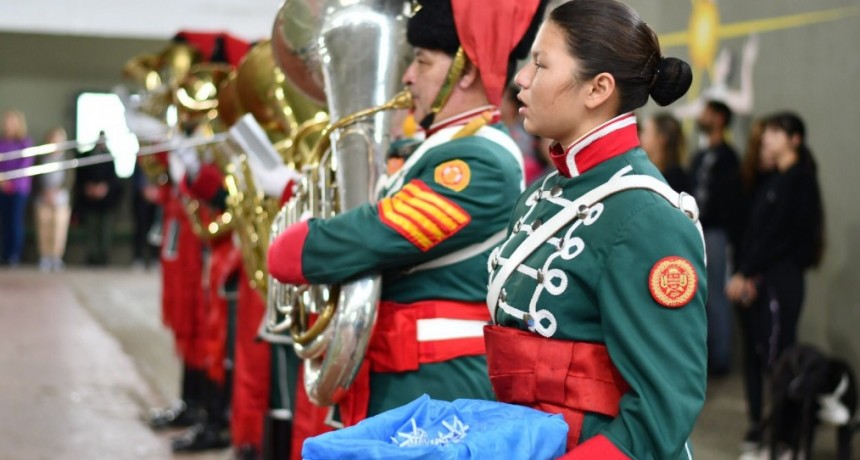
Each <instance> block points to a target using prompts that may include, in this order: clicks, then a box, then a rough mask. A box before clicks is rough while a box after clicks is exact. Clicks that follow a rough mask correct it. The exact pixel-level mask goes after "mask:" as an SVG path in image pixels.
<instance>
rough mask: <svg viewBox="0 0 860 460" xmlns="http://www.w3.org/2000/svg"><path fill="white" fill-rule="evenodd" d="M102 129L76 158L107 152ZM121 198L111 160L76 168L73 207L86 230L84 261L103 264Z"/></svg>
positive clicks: (105, 153)
mask: <svg viewBox="0 0 860 460" xmlns="http://www.w3.org/2000/svg"><path fill="white" fill-rule="evenodd" d="M109 154H110V151H109V150H108V148H107V145H106V144H105V137H104V131H102V132H100V133H99V139H98V141H97V143H96V145H95V147H93V148H92V150H90V151H88V152H84V153H82V154H81V156H80V158H90V157H93V156H95V155H109ZM121 197H122V183H121V182H120V181H119V177H118V176H117V174H116V170H115V167H114V162H113V160H112V159H111V160H110V161H107V162H102V163H96V164H93V165H89V166H84V167H81V168H79V169H78V174H77V178H76V180H75V209H76V210H77V211H78V212H80V214H81V218H82V219H83V221H84V223H85V225H86V229H87V260H86V262H87V264H88V265H107V264H108V258H109V255H110V248H111V243H112V240H113V226H114V218H113V217H114V210H115V209H116V207H117V205H119V203H120V199H121Z"/></svg>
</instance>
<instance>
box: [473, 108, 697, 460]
mask: <svg viewBox="0 0 860 460" xmlns="http://www.w3.org/2000/svg"><path fill="white" fill-rule="evenodd" d="M631 119H632V120H633V122H632V123H631V121H630V120H631ZM625 120H626V121H625ZM619 121H621V122H622V123H619ZM619 125H620V126H619ZM607 127H608V129H604V131H610V132H609V133H604V134H605V136H604V137H596V136H591V137H590V138H589V137H586V138H584V139H583V140H582V141H579V142H578V143H577V144H575V145H574V146H573V147H572V148H571V149H570V150H568V151H567V152H562V151H555V152H554V155H553V161H554V162H555V163H556V164H557V165H558V166H559V169H560V173H559V172H556V173H553V174H550V175H549V176H548V177H547V178H546V179H545V180H543V181H538V182H536V183H535V184H533V185H532V186H531V187H530V188H529V189H528V190H526V192H525V193H524V194H523V195H522V197H521V198H520V200H519V202H518V203H517V205H516V209H515V211H514V214H513V218H512V220H511V222H510V224H509V234H508V238H507V240H506V241H505V243H504V244H503V245H501V246H500V247H498V248H497V249H496V250H495V251H494V252H493V254H492V256H491V260H490V264H489V266H488V267H489V271H490V276H491V280H492V279H493V277H494V276H495V275H496V274H497V273H498V272H499V270H500V268H501V267H502V266H503V265H504V263H505V261H506V260H507V258H508V257H510V255H511V254H512V253H513V252H514V250H516V248H517V247H518V246H520V244H521V243H522V242H523V241H524V240H525V239H526V237H527V236H528V235H529V234H530V233H531V232H532V231H534V230H536V229H537V228H538V227H539V226H540V225H541V223H543V222H547V221H548V220H549V219H550V218H552V217H553V216H554V215H555V214H556V213H558V212H559V211H561V210H562V209H564V208H565V207H566V206H570V204H571V203H572V202H573V201H574V200H575V199H577V198H579V197H580V196H582V195H583V194H585V193H586V192H588V191H590V190H592V189H594V188H595V187H597V186H599V185H601V184H603V183H605V182H607V181H609V180H610V179H611V178H613V176H617V175H627V174H641V175H647V176H653V177H656V178H659V179H660V180H663V178H662V176H661V175H660V173H659V172H658V170H657V169H656V168H655V167H654V165H653V164H652V163H651V162H650V161H649V160H648V158H647V156H646V154H645V152H644V151H643V150H641V149H640V148H638V138H637V137H636V131H635V130H636V125H635V118H632V115H628V116H627V117H620V119H615V120H614V121H613V122H610V123H608V124H607V125H605V126H604V128H607ZM583 144H585V145H583ZM566 176H568V177H566ZM570 176H572V177H570ZM581 217H584V218H579V219H575V220H574V221H572V222H570V223H569V224H567V225H566V226H565V227H563V228H562V229H561V230H560V231H559V232H557V233H556V234H555V235H554V236H553V237H552V238H550V239H549V240H548V241H546V242H545V243H543V244H541V246H540V247H539V248H538V249H537V250H536V251H535V252H533V253H532V254H531V255H530V256H529V257H528V258H527V259H525V261H524V262H523V263H522V264H521V265H520V266H518V267H517V269H516V270H515V271H514V272H513V273H512V275H511V276H510V277H509V278H508V279H507V281H506V282H505V283H504V285H503V290H502V294H501V295H500V300H499V302H498V304H497V307H496V308H495V309H494V310H495V311H494V319H495V321H496V322H497V323H498V324H499V325H502V326H507V327H512V328H517V329H521V330H526V331H531V332H533V333H535V334H539V335H540V336H543V337H548V338H553V339H560V340H569V341H584V342H592V343H601V344H605V346H606V348H607V350H608V352H609V356H610V358H611V361H612V364H613V365H614V366H615V367H616V368H617V370H618V371H619V372H620V374H621V376H622V377H623V378H624V380H625V381H626V382H627V384H629V386H630V390H629V391H628V392H627V393H626V394H625V395H624V396H623V397H622V399H621V402H620V413H619V415H618V417H616V418H614V419H612V418H610V417H606V416H602V415H597V414H594V413H587V414H586V416H585V420H584V423H583V427H582V434H581V436H580V442H583V441H585V440H588V439H589V438H592V437H594V436H596V435H603V436H605V437H606V438H608V440H609V441H610V442H611V443H612V445H614V447H615V448H617V449H618V450H619V451H621V452H622V453H623V454H624V455H626V456H628V457H630V458H635V459H640V460H644V459H660V460H665V459H678V458H685V459H686V458H687V456H688V455H689V446H687V445H686V441H687V438H688V436H689V435H690V432H691V431H692V428H693V425H694V422H695V420H696V417H697V416H698V414H699V411H700V410H701V407H702V405H703V402H704V398H705V384H706V330H707V329H706V319H705V307H704V305H705V299H706V298H707V295H706V294H707V292H706V286H705V280H706V272H705V261H704V243H703V240H702V237H701V234H700V232H699V231H698V230H697V228H696V226H695V225H694V223H693V221H692V220H691V219H690V218H689V217H688V216H687V215H685V214H684V213H683V212H681V211H680V210H679V209H677V208H675V207H674V206H673V205H671V204H670V203H669V202H668V201H666V199H664V198H663V197H661V196H659V195H657V194H656V193H653V192H651V191H648V190H642V189H635V190H628V191H624V192H620V193H618V194H615V195H613V196H610V197H609V198H606V199H605V200H603V201H602V202H600V203H598V204H596V205H594V206H592V207H591V208H590V209H588V210H587V212H586V213H584V214H581ZM667 260H668V261H679V260H680V261H681V265H679V266H680V267H682V268H686V269H687V273H685V274H686V275H687V277H686V278H683V280H682V282H681V283H679V284H677V285H675V286H674V288H675V291H672V289H671V288H672V286H669V287H667V286H666V283H665V282H663V283H661V280H664V281H665V278H662V277H661V275H662V274H665V270H664V269H665V264H664V265H661V263H662V262H665V261H667ZM683 261H686V264H684V263H683ZM489 300H490V301H492V299H489ZM491 310H492V309H491ZM604 458H616V457H610V456H606V457H604Z"/></svg>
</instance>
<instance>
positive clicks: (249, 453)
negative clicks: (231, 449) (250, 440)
mask: <svg viewBox="0 0 860 460" xmlns="http://www.w3.org/2000/svg"><path fill="white" fill-rule="evenodd" d="M234 459H235V460H263V454H262V453H261V452H260V449H257V448H256V447H254V446H252V445H250V444H245V445H243V446H239V448H237V449H236V456H235V457H234Z"/></svg>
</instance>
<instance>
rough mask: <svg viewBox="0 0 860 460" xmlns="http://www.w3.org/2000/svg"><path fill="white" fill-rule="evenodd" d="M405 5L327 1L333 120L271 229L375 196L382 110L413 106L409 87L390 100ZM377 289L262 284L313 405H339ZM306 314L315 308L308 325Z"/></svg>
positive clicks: (384, 131)
mask: <svg viewBox="0 0 860 460" xmlns="http://www.w3.org/2000/svg"><path fill="white" fill-rule="evenodd" d="M405 3H406V2H405V1H403V0H351V1H345V0H329V1H328V2H327V3H326V9H325V11H326V16H325V18H324V20H323V23H322V27H321V30H320V33H319V38H318V44H319V48H318V52H319V54H320V58H321V59H320V62H322V70H323V77H324V80H325V88H326V96H327V100H328V107H329V113H330V115H331V118H332V120H337V121H336V122H334V123H332V124H331V125H329V126H327V127H326V129H325V130H324V132H323V135H322V138H321V140H320V141H319V142H318V144H317V145H316V147H315V149H314V151H313V155H311V158H310V162H309V163H310V164H309V165H308V166H307V167H306V168H305V169H304V172H305V173H306V174H305V177H304V180H303V181H302V183H301V184H300V185H299V187H298V190H297V192H296V194H295V196H294V198H293V199H292V200H290V202H288V203H287V204H286V205H285V206H284V208H283V209H282V210H281V212H280V213H279V214H278V216H277V217H276V220H275V223H274V225H273V233H277V232H280V231H282V230H283V229H284V228H285V227H286V226H288V225H291V224H293V223H296V222H298V221H299V219H300V218H302V217H303V216H307V215H312V216H314V217H320V218H326V217H330V216H332V215H334V214H336V213H338V212H343V211H347V210H350V209H353V208H355V207H357V206H359V205H362V204H364V203H367V202H368V201H375V193H376V183H377V181H378V179H379V178H380V177H381V174H382V172H383V167H384V157H385V152H386V150H387V147H388V143H389V132H390V124H391V113H390V112H388V111H389V110H392V109H401V108H408V107H410V106H411V98H410V97H409V94H408V93H405V94H403V93H401V94H398V95H397V96H396V97H394V96H395V91H396V88H397V86H398V82H399V80H400V76H401V75H402V71H403V68H404V64H405V62H406V59H405V52H406V50H407V47H406V42H405V17H403V15H402V14H403V12H404V8H405ZM385 101H388V102H385ZM367 107H371V108H370V109H367ZM347 114H349V115H347ZM329 147H330V148H329ZM380 291H381V287H380V277H379V276H376V275H374V276H369V277H366V278H362V279H359V280H356V281H351V282H349V283H344V284H340V285H337V286H284V285H281V284H280V283H273V282H270V302H271V303H272V304H274V305H275V306H276V307H277V308H276V311H277V312H279V313H281V314H285V316H287V318H286V320H285V321H283V322H281V323H277V324H276V323H270V324H269V328H270V330H273V331H282V330H285V329H289V330H290V331H291V335H292V339H293V340H294V346H295V349H296V353H297V354H298V355H299V356H300V357H301V358H303V359H304V360H305V361H304V370H305V372H304V385H305V389H306V390H307V393H308V396H309V397H310V399H311V400H312V401H313V402H314V403H316V404H317V405H321V406H326V405H331V404H335V403H337V402H338V401H339V400H340V399H341V398H342V397H343V395H344V394H345V392H346V390H347V389H348V388H349V385H350V383H351V382H352V379H353V377H354V376H355V374H356V372H357V371H358V368H359V367H360V365H361V362H362V360H363V359H364V353H365V351H366V349H367V344H368V342H369V340H370V333H371V331H372V329H373V324H374V322H375V320H376V307H377V303H378V302H379V295H380ZM309 314H318V315H319V316H318V318H317V320H316V322H315V323H314V324H313V325H312V326H310V327H308V326H309V319H308V315H309ZM269 319H270V320H273V319H274V318H272V317H270V318H269Z"/></svg>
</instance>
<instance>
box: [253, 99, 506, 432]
mask: <svg viewBox="0 0 860 460" xmlns="http://www.w3.org/2000/svg"><path fill="white" fill-rule="evenodd" d="M480 113H481V110H479V111H476V112H474V113H470V114H465V116H462V117H458V119H456V120H452V121H451V122H449V123H444V124H443V125H442V126H439V127H434V129H433V130H432V131H431V133H429V134H428V137H427V139H426V140H425V141H424V143H423V145H422V146H421V147H419V149H418V150H416V151H415V152H414V153H413V154H412V155H411V156H410V157H409V158H408V160H407V161H406V163H405V165H404V167H403V169H401V170H400V171H399V172H397V173H396V174H394V175H392V176H391V177H389V178H387V181H385V183H384V184H383V186H382V187H381V189H380V200H379V202H378V203H373V204H365V205H362V206H360V207H358V208H355V209H352V210H350V211H348V212H344V213H342V214H339V215H337V216H335V217H332V218H330V219H325V220H320V219H312V220H310V221H308V222H307V236H306V238H305V239H304V241H303V242H301V243H298V242H290V241H281V242H279V241H277V240H276V241H275V243H274V244H273V246H272V248H271V249H270V252H269V257H270V261H269V266H270V271H271V273H272V274H273V276H276V277H278V276H279V273H280V272H282V271H283V270H281V269H280V268H279V267H278V266H282V265H285V264H286V265H288V264H296V265H299V266H300V271H301V277H299V279H295V278H296V276H293V278H294V279H284V278H283V277H282V278H281V280H282V281H284V282H292V283H296V284H298V283H299V282H310V283H312V284H330V283H339V282H343V281H348V280H351V279H355V278H358V277H361V276H364V275H368V274H375V273H381V274H382V300H383V301H391V302H397V303H404V304H405V303H413V302H418V301H425V300H453V301H463V302H473V303H474V302H483V301H484V299H485V297H486V292H487V279H486V275H485V273H486V272H485V267H486V264H487V258H488V255H489V253H490V251H491V250H492V247H493V245H492V244H487V242H488V240H491V238H492V237H493V236H494V235H497V236H498V237H499V240H501V238H502V237H503V236H504V229H505V227H506V225H507V222H508V219H509V217H510V213H511V212H512V210H513V204H514V203H515V202H516V199H517V197H518V196H519V194H520V193H521V190H522V187H523V186H522V184H523V173H522V158H521V154H520V153H519V150H518V149H517V147H516V144H515V143H514V142H513V140H511V139H510V137H508V136H507V134H506V133H505V131H504V128H503V127H502V126H501V125H497V124H496V125H490V126H485V127H483V128H481V130H480V131H478V132H477V133H476V134H474V135H469V136H466V137H462V138H456V139H451V137H452V135H453V134H455V133H457V132H458V131H460V129H461V128H462V127H463V125H464V124H465V123H466V122H468V121H469V120H471V119H473V118H475V117H476V116H477V115H479V114H480ZM487 130H489V133H488V132H487ZM487 134H489V137H488V136H487ZM499 136H501V138H503V139H506V140H507V141H505V142H509V143H510V146H511V147H510V148H506V147H505V146H503V145H502V144H500V143H499V142H496V141H494V140H492V139H496V140H498V139H499ZM285 233H289V230H288V231H287V232H285ZM291 244H301V245H302V246H301V248H300V251H295V250H286V249H285V246H286V245H291ZM298 253H300V255H301V256H300V259H299V260H291V257H292V258H293V259H295V258H296V257H295V256H291V255H290V254H298ZM451 254H460V255H461V257H459V258H456V259H455V261H454V262H453V263H448V264H444V265H443V266H439V267H427V266H422V264H426V263H428V262H432V261H437V260H439V258H440V257H445V256H449V255H451ZM416 268H417V269H416ZM280 276H283V273H282V274H281V275H280ZM301 278H304V279H301ZM370 383H371V400H370V407H369V411H368V415H373V414H375V413H378V412H382V411H384V410H388V409H391V408H394V407H398V406H400V405H403V404H405V403H408V402H410V401H412V400H413V399H415V398H417V397H418V396H420V395H421V394H423V393H428V394H430V396H431V397H433V398H436V399H448V400H452V399H456V398H481V399H492V398H493V393H492V389H491V387H490V383H489V380H488V377H487V371H486V359H485V357H484V356H469V357H462V358H456V359H453V360H450V361H446V362H441V363H430V364H422V365H421V367H420V369H419V370H418V371H416V372H401V373H372V374H371V382H370Z"/></svg>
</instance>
